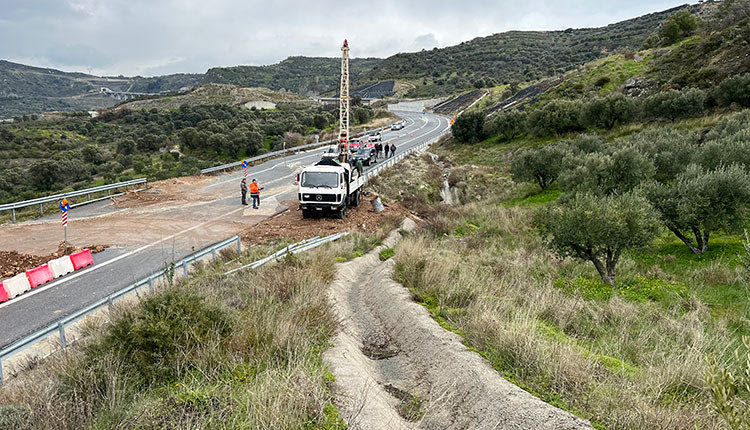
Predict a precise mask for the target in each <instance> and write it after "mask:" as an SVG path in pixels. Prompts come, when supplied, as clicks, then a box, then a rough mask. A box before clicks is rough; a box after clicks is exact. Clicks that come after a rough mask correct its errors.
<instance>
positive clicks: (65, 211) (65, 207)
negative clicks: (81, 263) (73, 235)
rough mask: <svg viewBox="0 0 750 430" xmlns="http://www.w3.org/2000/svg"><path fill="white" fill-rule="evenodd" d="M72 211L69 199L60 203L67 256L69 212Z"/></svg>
mask: <svg viewBox="0 0 750 430" xmlns="http://www.w3.org/2000/svg"><path fill="white" fill-rule="evenodd" d="M69 210H70V205H69V204H68V199H62V200H61V201H60V212H61V213H62V226H63V229H64V230H65V254H66V255H67V254H68V211H69Z"/></svg>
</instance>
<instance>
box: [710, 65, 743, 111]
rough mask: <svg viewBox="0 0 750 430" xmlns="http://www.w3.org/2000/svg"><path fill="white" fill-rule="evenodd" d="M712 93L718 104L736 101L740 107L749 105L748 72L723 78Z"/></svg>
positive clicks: (722, 104) (724, 104)
mask: <svg viewBox="0 0 750 430" xmlns="http://www.w3.org/2000/svg"><path fill="white" fill-rule="evenodd" d="M713 95H714V99H716V103H718V104H719V106H730V105H731V104H732V103H737V104H738V105H740V106H742V107H750V73H746V74H744V75H740V76H732V77H729V78H727V79H724V80H723V81H722V82H721V83H720V84H719V85H718V86H717V87H716V88H715V89H714V94H713Z"/></svg>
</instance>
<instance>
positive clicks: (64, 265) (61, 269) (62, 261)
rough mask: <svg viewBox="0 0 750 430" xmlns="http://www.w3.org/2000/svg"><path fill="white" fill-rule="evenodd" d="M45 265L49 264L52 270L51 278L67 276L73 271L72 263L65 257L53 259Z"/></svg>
mask: <svg viewBox="0 0 750 430" xmlns="http://www.w3.org/2000/svg"><path fill="white" fill-rule="evenodd" d="M47 264H49V268H50V269H51V270H52V276H54V277H55V278H59V277H60V276H63V275H67V274H68V273H70V272H72V271H73V270H74V269H73V263H72V262H71V261H70V257H69V256H67V255H66V256H64V257H60V258H55V259H54V260H51V261H50V262H49V263H47Z"/></svg>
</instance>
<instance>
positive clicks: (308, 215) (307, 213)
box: [302, 209, 312, 218]
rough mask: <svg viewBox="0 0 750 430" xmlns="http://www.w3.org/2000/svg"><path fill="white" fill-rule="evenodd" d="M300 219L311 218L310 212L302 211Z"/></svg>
mask: <svg viewBox="0 0 750 430" xmlns="http://www.w3.org/2000/svg"><path fill="white" fill-rule="evenodd" d="M302 218H312V211H310V210H307V209H302Z"/></svg>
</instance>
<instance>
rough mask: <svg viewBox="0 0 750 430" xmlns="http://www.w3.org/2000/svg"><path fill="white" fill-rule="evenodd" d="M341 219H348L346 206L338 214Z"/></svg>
mask: <svg viewBox="0 0 750 430" xmlns="http://www.w3.org/2000/svg"><path fill="white" fill-rule="evenodd" d="M336 215H337V216H338V217H339V219H344V218H346V205H344V206H342V207H341V209H339V212H338V213H337V214H336Z"/></svg>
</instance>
